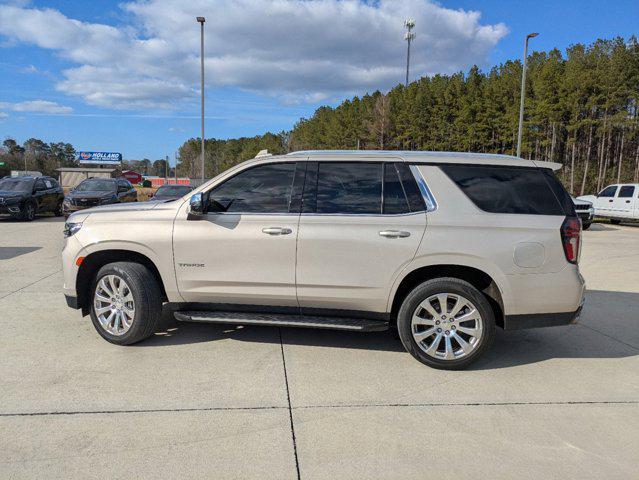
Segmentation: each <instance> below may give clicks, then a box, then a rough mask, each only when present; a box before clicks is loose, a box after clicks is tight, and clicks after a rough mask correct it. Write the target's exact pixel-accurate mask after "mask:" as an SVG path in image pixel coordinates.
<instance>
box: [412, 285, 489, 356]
mask: <svg viewBox="0 0 639 480" xmlns="http://www.w3.org/2000/svg"><path fill="white" fill-rule="evenodd" d="M411 332H412V334H413V339H414V340H415V343H417V345H418V346H419V348H420V349H422V350H423V351H424V353H426V354H427V355H429V356H431V357H433V358H437V359H440V360H456V359H458V358H462V357H466V356H468V355H469V354H470V353H471V352H472V351H473V350H474V349H475V348H476V347H477V346H478V345H479V342H480V340H481V338H482V333H483V320H482V318H481V315H480V313H479V310H477V307H475V305H474V304H473V303H472V302H471V301H470V300H468V299H467V298H464V297H463V296H461V295H458V294H456V293H439V294H437V295H431V296H430V297H428V298H427V299H426V300H424V301H423V302H422V303H420V304H419V306H418V307H417V308H416V309H415V312H414V313H413V318H412V320H411Z"/></svg>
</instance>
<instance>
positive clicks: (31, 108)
mask: <svg viewBox="0 0 639 480" xmlns="http://www.w3.org/2000/svg"><path fill="white" fill-rule="evenodd" d="M0 108H6V109H10V110H13V111H14V112H32V113H54V114H65V113H72V112H73V108H71V107H67V106H64V105H60V104H59V103H56V102H50V101H49V100H29V101H27V102H19V103H8V102H0Z"/></svg>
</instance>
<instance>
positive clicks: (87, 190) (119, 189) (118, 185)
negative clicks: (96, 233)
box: [62, 177, 138, 216]
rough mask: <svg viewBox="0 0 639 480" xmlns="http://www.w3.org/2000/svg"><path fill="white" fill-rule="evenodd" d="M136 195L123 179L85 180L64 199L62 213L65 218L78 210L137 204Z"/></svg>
mask: <svg viewBox="0 0 639 480" xmlns="http://www.w3.org/2000/svg"><path fill="white" fill-rule="evenodd" d="M137 201H138V193H137V191H136V190H135V188H134V187H133V185H131V184H130V183H129V181H128V180H126V179H124V178H96V177H91V178H87V179H86V180H83V181H82V182H80V184H79V185H78V186H77V187H75V188H74V189H73V190H71V191H70V192H69V193H68V194H67V196H66V197H65V199H64V203H63V204H62V211H63V213H64V215H65V216H69V215H71V214H72V213H73V212H77V211H78V210H84V209H85V208H91V207H97V206H98V205H110V204H113V203H124V202H137Z"/></svg>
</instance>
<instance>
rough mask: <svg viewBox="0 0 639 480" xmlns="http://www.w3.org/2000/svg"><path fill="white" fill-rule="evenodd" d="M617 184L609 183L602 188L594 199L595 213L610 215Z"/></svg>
mask: <svg viewBox="0 0 639 480" xmlns="http://www.w3.org/2000/svg"><path fill="white" fill-rule="evenodd" d="M617 190H618V187H617V185H610V186H609V187H606V188H604V189H603V190H602V191H601V192H599V195H597V198H596V200H595V203H594V206H595V213H596V214H597V215H610V214H611V212H612V209H613V203H614V201H615V195H616V193H617Z"/></svg>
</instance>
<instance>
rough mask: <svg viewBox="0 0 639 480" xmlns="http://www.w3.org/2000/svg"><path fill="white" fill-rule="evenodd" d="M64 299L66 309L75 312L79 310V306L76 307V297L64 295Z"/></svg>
mask: <svg viewBox="0 0 639 480" xmlns="http://www.w3.org/2000/svg"><path fill="white" fill-rule="evenodd" d="M64 298H65V299H66V301H67V306H68V307H70V308H73V309H75V310H78V309H79V308H80V306H79V305H78V297H76V296H75V295H65V296H64Z"/></svg>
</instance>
